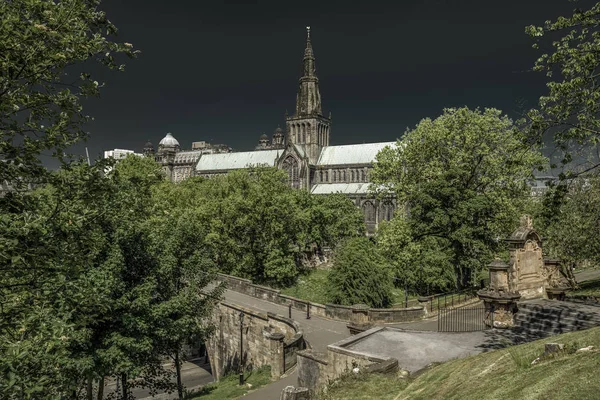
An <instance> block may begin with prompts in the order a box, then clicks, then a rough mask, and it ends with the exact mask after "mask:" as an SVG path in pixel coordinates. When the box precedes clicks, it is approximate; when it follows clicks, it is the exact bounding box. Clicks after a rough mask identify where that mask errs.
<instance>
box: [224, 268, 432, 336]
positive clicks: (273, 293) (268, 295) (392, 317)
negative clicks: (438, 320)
mask: <svg viewBox="0 0 600 400" xmlns="http://www.w3.org/2000/svg"><path fill="white" fill-rule="evenodd" d="M218 276H219V279H220V280H221V281H223V282H226V283H227V288H228V289H230V290H234V291H236V292H240V293H243V294H246V295H248V296H252V297H256V298H259V299H262V300H266V301H270V302H272V303H276V304H281V305H285V306H289V305H290V304H291V305H292V308H294V309H296V310H300V311H303V312H306V309H307V307H309V308H310V310H309V312H310V315H316V316H319V317H325V318H330V319H335V320H338V321H345V322H350V321H353V312H354V310H355V307H350V306H342V305H339V304H319V303H313V302H310V301H307V300H302V299H298V298H296V297H292V296H288V295H284V294H281V292H280V291H279V290H277V289H272V288H269V287H266V286H261V285H256V284H254V283H252V281H250V280H248V279H243V278H238V277H236V276H232V275H225V274H218ZM366 311H367V315H368V321H365V322H369V323H379V324H385V323H398V322H407V321H416V320H419V319H421V318H423V317H424V316H425V315H426V310H425V307H423V306H419V307H409V308H383V309H377V308H370V309H368V310H366Z"/></svg>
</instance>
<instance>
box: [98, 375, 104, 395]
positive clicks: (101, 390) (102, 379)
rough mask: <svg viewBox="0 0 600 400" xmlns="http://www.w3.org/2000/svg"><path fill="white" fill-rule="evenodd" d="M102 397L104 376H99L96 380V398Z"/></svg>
mask: <svg viewBox="0 0 600 400" xmlns="http://www.w3.org/2000/svg"><path fill="white" fill-rule="evenodd" d="M102 399H104V377H102V378H100V380H99V381H98V399H97V400H102Z"/></svg>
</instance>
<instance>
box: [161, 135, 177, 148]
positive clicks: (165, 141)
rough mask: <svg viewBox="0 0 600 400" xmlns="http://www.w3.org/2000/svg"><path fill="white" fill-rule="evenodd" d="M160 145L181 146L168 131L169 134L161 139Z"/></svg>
mask: <svg viewBox="0 0 600 400" xmlns="http://www.w3.org/2000/svg"><path fill="white" fill-rule="evenodd" d="M159 146H179V142H178V141H177V139H175V138H174V137H173V135H171V133H170V132H169V133H167V136H165V137H164V138H163V139H162V140H161V141H160V143H159Z"/></svg>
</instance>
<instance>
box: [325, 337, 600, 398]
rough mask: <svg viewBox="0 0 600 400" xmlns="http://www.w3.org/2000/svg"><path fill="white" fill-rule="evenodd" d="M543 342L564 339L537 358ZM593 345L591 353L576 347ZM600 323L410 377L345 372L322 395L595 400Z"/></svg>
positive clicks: (598, 390)
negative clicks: (557, 347) (555, 349)
mask: <svg viewBox="0 0 600 400" xmlns="http://www.w3.org/2000/svg"><path fill="white" fill-rule="evenodd" d="M544 343H564V344H565V348H566V350H565V351H564V352H563V353H561V354H558V355H555V356H549V357H541V359H540V360H539V362H537V363H536V364H534V365H532V364H531V363H532V361H533V360H535V359H536V358H537V357H540V356H541V355H542V354H543V352H544ZM587 346H594V349H593V350H591V351H583V352H576V350H577V349H580V348H583V347H587ZM599 349H600V327H598V328H593V329H589V330H585V331H579V332H572V333H566V334H562V335H558V336H554V337H552V338H548V339H543V340H538V341H535V342H531V343H527V344H523V345H519V346H514V347H510V348H507V349H502V350H497V351H492V352H488V353H482V354H479V355H476V356H473V357H468V358H464V359H460V360H454V361H449V362H447V363H444V364H440V365H437V366H434V367H431V368H430V369H428V370H426V371H423V372H422V373H420V374H418V376H416V377H414V378H411V379H408V380H406V379H401V378H399V377H398V376H397V375H396V374H394V375H370V376H369V375H364V376H361V375H356V376H348V377H346V378H344V379H343V380H341V381H340V382H338V383H336V384H334V385H333V386H332V387H331V388H330V389H329V390H328V393H327V394H326V395H323V396H321V399H327V400H333V399H336V400H345V399H347V400H359V399H374V398H377V399H389V400H404V399H411V400H413V399H414V400H419V399H423V400H429V399H444V400H446V399H461V400H468V399H473V400H479V399H490V400H492V399H498V400H500V399H501V400H505V399H522V400H527V399H578V400H581V399H598V398H600V379H599V378H598V376H597V374H598V371H599V367H600V352H599V351H598V350H599Z"/></svg>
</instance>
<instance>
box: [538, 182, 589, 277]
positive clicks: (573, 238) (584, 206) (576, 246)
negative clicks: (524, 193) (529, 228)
mask: <svg viewBox="0 0 600 400" xmlns="http://www.w3.org/2000/svg"><path fill="white" fill-rule="evenodd" d="M557 197H558V200H554V199H555V198H557ZM547 198H548V199H549V200H548V202H555V203H556V204H557V205H555V206H554V207H553V208H550V207H549V209H553V210H556V211H555V212H554V213H553V218H551V219H549V224H548V228H547V235H548V246H549V248H550V249H551V250H552V253H553V255H554V256H556V257H558V258H560V259H561V260H562V261H563V263H564V264H565V265H567V266H569V267H570V266H575V265H580V264H581V263H583V262H591V263H592V264H595V265H599V264H600V227H599V225H598V221H599V220H600V175H599V174H586V175H581V176H580V177H578V178H577V179H574V180H572V181H570V182H569V183H568V184H567V183H566V182H565V183H563V184H561V185H559V186H558V187H557V188H555V189H554V191H551V192H549V193H548V194H547Z"/></svg>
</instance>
